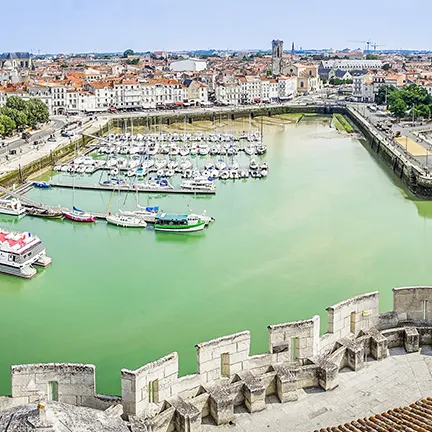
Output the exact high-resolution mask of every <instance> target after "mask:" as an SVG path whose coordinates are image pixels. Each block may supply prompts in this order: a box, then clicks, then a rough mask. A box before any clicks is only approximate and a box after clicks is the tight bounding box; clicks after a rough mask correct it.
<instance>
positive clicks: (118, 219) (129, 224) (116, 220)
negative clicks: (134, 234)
mask: <svg viewBox="0 0 432 432" xmlns="http://www.w3.org/2000/svg"><path fill="white" fill-rule="evenodd" d="M106 220H107V222H108V223H110V224H112V225H117V226H121V227H125V228H145V227H146V226H147V223H146V222H145V220H144V219H140V218H137V217H132V216H127V215H124V214H120V215H107V216H106Z"/></svg>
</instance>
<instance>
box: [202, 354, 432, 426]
mask: <svg viewBox="0 0 432 432" xmlns="http://www.w3.org/2000/svg"><path fill="white" fill-rule="evenodd" d="M427 396H432V349H431V348H429V347H423V348H422V350H421V352H420V353H413V354H406V352H405V350H404V349H402V348H394V349H392V350H391V355H390V357H388V358H387V359H385V360H383V361H381V362H377V361H373V360H371V361H370V362H368V363H367V366H366V367H365V368H364V369H362V370H360V371H358V372H353V371H351V370H346V371H345V370H344V371H342V372H341V374H340V384H339V386H338V387H337V388H336V389H335V390H333V391H330V392H324V391H321V390H320V389H308V390H306V391H301V393H300V398H299V400H298V401H297V402H288V403H285V404H281V403H279V402H278V400H277V399H276V398H275V397H271V403H268V404H267V409H266V410H265V411H262V412H259V413H255V414H249V413H247V412H246V411H245V409H243V408H242V409H241V410H238V414H237V415H236V417H235V425H225V426H219V427H218V426H215V425H210V424H205V425H204V427H203V430H204V431H206V432H216V431H219V432H222V431H227V430H229V431H233V432H243V431H248V432H262V431H272V432H273V431H274V432H309V431H314V430H316V429H319V428H321V427H327V426H337V425H339V424H343V423H346V422H349V421H351V420H355V419H357V418H361V417H370V416H371V415H374V414H377V413H381V412H383V411H387V410H388V409H391V408H395V407H399V406H403V405H407V404H410V403H412V402H415V401H416V400H418V399H421V398H423V397H427Z"/></svg>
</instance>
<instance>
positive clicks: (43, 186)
mask: <svg viewBox="0 0 432 432" xmlns="http://www.w3.org/2000/svg"><path fill="white" fill-rule="evenodd" d="M33 186H34V187H37V188H40V189H49V188H50V187H51V185H50V184H49V183H45V182H33Z"/></svg>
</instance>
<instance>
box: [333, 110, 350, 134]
mask: <svg viewBox="0 0 432 432" xmlns="http://www.w3.org/2000/svg"><path fill="white" fill-rule="evenodd" d="M333 124H334V125H335V128H336V129H337V130H338V131H341V132H348V133H353V132H354V129H353V127H352V126H351V124H350V123H349V122H348V120H347V119H346V118H345V117H344V116H343V115H342V114H333Z"/></svg>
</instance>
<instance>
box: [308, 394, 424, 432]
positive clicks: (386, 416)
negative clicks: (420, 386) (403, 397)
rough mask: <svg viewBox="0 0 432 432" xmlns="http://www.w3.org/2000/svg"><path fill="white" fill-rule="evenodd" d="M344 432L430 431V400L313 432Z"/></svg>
mask: <svg viewBox="0 0 432 432" xmlns="http://www.w3.org/2000/svg"><path fill="white" fill-rule="evenodd" d="M345 431H350V432H363V431H368V432H375V431H377V432H386V431H391V432H398V431H419V432H427V431H432V398H426V399H422V400H419V401H417V402H415V403H413V404H411V405H409V406H405V407H401V408H394V409H391V410H388V411H386V412H384V413H382V414H377V415H374V416H372V417H369V418H363V419H358V420H353V421H352V422H350V423H345V424H343V425H339V426H336V427H327V428H324V429H319V430H316V431H315V432H345Z"/></svg>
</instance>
